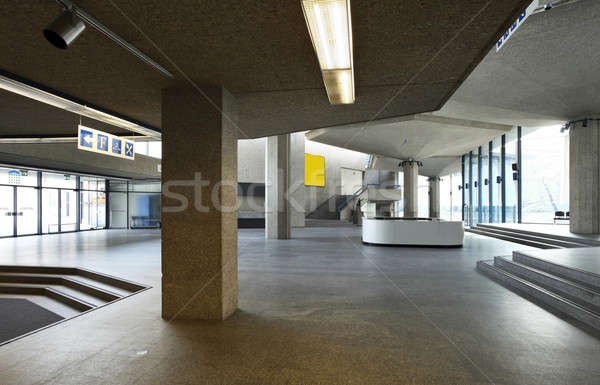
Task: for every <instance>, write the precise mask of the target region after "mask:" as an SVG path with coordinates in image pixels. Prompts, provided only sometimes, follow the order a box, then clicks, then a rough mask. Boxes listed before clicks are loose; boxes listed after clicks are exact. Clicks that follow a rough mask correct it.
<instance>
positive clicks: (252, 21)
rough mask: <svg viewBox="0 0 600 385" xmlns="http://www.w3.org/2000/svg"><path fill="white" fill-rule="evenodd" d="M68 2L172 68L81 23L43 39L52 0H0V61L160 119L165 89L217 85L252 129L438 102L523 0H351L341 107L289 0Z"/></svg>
mask: <svg viewBox="0 0 600 385" xmlns="http://www.w3.org/2000/svg"><path fill="white" fill-rule="evenodd" d="M77 4H78V5H79V6H80V7H82V8H83V9H85V10H86V11H87V12H88V13H90V14H91V15H93V16H94V17H96V18H97V19H99V20H100V21H101V22H103V23H104V24H106V25H107V26H108V27H109V28H110V29H112V30H113V31H114V32H116V33H118V34H120V35H121V36H123V37H124V38H125V39H127V40H128V41H130V42H132V43H133V44H134V45H136V46H137V47H138V48H139V49H140V50H141V51H143V52H144V53H146V54H148V55H149V56H150V57H152V58H153V59H155V60H157V61H158V62H159V63H160V64H161V65H163V66H165V67H166V68H167V69H168V70H169V71H171V72H172V73H174V74H175V76H176V78H175V79H168V78H166V77H164V76H163V75H161V74H160V73H158V72H156V71H155V70H153V69H152V68H150V67H149V66H147V65H145V64H143V63H141V62H140V61H139V60H138V59H137V58H136V57H134V56H132V55H130V54H129V53H128V52H126V51H125V50H123V49H122V48H120V47H119V46H117V45H116V44H115V43H113V42H112V41H109V40H107V39H106V38H105V37H104V36H103V35H101V34H100V33H99V32H97V31H95V30H93V29H91V28H88V29H87V30H86V31H85V32H84V33H83V35H82V36H81V37H80V38H79V39H78V40H77V41H76V42H75V43H74V44H73V45H72V47H70V48H69V49H68V50H66V51H63V50H58V49H56V48H54V47H51V46H50V45H49V44H48V43H47V42H46V41H45V40H44V38H43V36H42V30H43V28H44V27H45V26H46V25H47V24H49V23H50V22H51V21H52V20H53V19H54V18H55V17H56V16H57V15H58V14H59V12H60V8H59V6H58V5H57V4H56V2H54V1H50V0H47V1H37V0H25V1H19V2H3V3H2V4H0V12H1V15H2V16H0V17H2V18H3V20H2V22H1V23H0V51H1V52H2V53H3V54H2V56H1V57H0V69H1V70H3V71H7V72H9V73H12V74H15V75H17V76H20V77H23V78H25V79H28V80H29V81H32V82H35V83H38V84H40V85H42V86H45V87H48V88H50V89H54V90H57V91H59V92H61V93H64V94H66V95H70V96H72V97H74V98H78V99H80V100H83V101H85V102H86V103H89V104H92V105H95V106H98V107H101V108H103V109H106V110H109V111H114V112H116V113H119V114H121V115H125V116H128V117H130V118H132V119H135V120H137V121H140V122H143V123H146V124H149V125H152V126H155V127H158V128H160V126H161V102H160V100H161V99H160V95H161V90H162V89H163V88H165V87H169V86H172V85H178V84H181V83H185V82H186V80H185V79H192V80H193V81H194V82H195V83H196V84H198V85H223V86H224V87H226V88H228V89H229V90H230V91H231V92H232V93H233V94H234V95H235V96H236V98H237V99H238V102H239V104H240V106H239V108H240V128H241V131H242V133H241V136H242V137H261V136H265V135H272V134H275V133H284V132H293V131H301V130H306V129H311V128H318V127H327V126H331V125H339V124H347V123H352V122H359V121H366V120H370V119H372V118H373V117H377V118H379V119H382V118H389V117H394V116H402V115H408V114H414V113H419V112H425V111H433V110H437V109H439V108H440V107H441V106H442V105H443V104H444V102H445V101H446V100H447V99H448V98H449V97H450V96H451V95H452V93H453V92H454V91H455V90H456V89H457V87H458V86H459V85H460V84H461V82H462V81H463V79H465V78H466V77H467V76H468V75H469V73H470V72H471V71H472V69H473V68H474V67H475V66H476V65H477V64H478V63H479V61H480V60H481V59H482V58H483V56H484V55H485V54H486V53H487V52H488V50H489V48H490V47H491V46H492V45H493V44H494V42H495V40H496V39H497V38H498V36H499V35H500V34H501V33H502V32H503V31H504V30H505V29H506V28H507V27H508V25H509V24H510V23H511V22H512V21H513V20H514V19H515V18H516V16H517V15H518V14H519V13H520V12H521V11H522V10H523V9H524V8H525V7H526V6H527V5H528V1H527V0H503V1H489V0H456V1H450V2H440V1H439V0H419V1H417V0H413V1H401V2H399V1H397V0H382V1H377V2H372V1H353V2H352V17H353V29H354V31H353V33H354V39H355V45H354V47H355V48H354V57H355V73H356V94H357V103H356V104H355V105H351V106H330V105H329V103H328V101H327V97H326V94H325V90H324V88H323V84H322V80H321V74H320V71H319V68H318V64H317V61H316V57H315V54H314V52H313V49H312V45H311V42H310V39H309V37H308V34H307V30H306V26H305V23H304V19H303V16H302V11H301V8H300V5H299V2H298V1H281V0H279V1H276V0H267V1H252V2H251V1H238V0H222V1H214V2H198V1H192V0H182V1H177V2H168V1H148V0H144V1H142V0H111V1H108V2H98V1H92V0H79V1H77ZM5 96H6V95H4V94H0V104H2V103H3V102H4V100H3V97H5ZM386 103H387V104H386ZM0 119H2V117H0ZM28 119H29V122H28V124H27V125H25V124H23V132H21V134H24V135H26V134H31V133H33V131H26V129H27V127H35V128H36V129H40V128H43V127H46V128H47V131H48V134H52V133H55V132H58V131H56V127H54V126H53V125H52V124H47V121H46V120H44V118H43V114H37V113H32V114H30V115H29V116H28ZM3 126H10V124H9V122H7V123H6V124H4V125H3V124H2V122H1V121H0V128H2V127H3ZM64 130H65V128H60V131H61V132H63V131H64ZM0 134H1V133H0Z"/></svg>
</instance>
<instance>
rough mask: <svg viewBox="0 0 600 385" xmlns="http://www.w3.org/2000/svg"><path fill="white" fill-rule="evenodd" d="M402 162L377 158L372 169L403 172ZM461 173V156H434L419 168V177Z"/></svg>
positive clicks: (382, 157) (381, 157)
mask: <svg viewBox="0 0 600 385" xmlns="http://www.w3.org/2000/svg"><path fill="white" fill-rule="evenodd" d="M400 162H401V160H399V159H395V158H389V157H384V156H377V157H375V160H374V162H373V163H372V166H371V168H374V169H377V170H388V171H402V167H400ZM458 171H460V157H459V156H434V157H431V158H427V159H425V160H424V161H423V166H422V167H419V175H423V176H429V177H433V176H440V175H448V174H450V173H453V172H458Z"/></svg>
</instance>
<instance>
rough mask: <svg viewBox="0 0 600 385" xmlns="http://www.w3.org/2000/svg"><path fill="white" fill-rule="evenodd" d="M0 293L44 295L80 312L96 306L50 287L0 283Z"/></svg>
mask: <svg viewBox="0 0 600 385" xmlns="http://www.w3.org/2000/svg"><path fill="white" fill-rule="evenodd" d="M0 293H2V294H23V295H44V296H46V297H50V298H52V299H55V300H57V301H59V302H62V303H63V304H65V305H67V306H69V307H71V308H74V309H76V310H78V311H80V312H84V311H88V310H92V309H94V308H96V307H97V306H96V305H94V304H92V303H89V302H87V301H84V300H81V299H79V298H76V297H74V296H72V295H69V294H67V293H65V292H63V291H60V290H57V289H55V288H51V287H44V286H39V285H27V284H18V283H0Z"/></svg>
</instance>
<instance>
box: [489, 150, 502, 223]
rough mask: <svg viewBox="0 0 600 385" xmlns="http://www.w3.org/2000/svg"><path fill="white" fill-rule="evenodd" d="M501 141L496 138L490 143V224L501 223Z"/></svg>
mask: <svg viewBox="0 0 600 385" xmlns="http://www.w3.org/2000/svg"><path fill="white" fill-rule="evenodd" d="M501 156H502V139H501V138H496V139H494V140H493V141H492V153H491V155H490V162H492V174H491V175H490V189H491V190H492V201H491V206H492V210H491V217H490V223H501V222H502V168H501V167H502V164H501Z"/></svg>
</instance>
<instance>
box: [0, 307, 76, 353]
mask: <svg viewBox="0 0 600 385" xmlns="http://www.w3.org/2000/svg"><path fill="white" fill-rule="evenodd" d="M62 319H64V318H63V317H61V316H59V315H58V314H55V313H52V312H51V311H49V310H46V309H44V308H43V307H41V306H38V305H36V304H34V303H33V302H31V301H28V300H26V299H22V298H0V344H2V343H4V342H6V341H9V340H12V339H13V338H16V337H19V336H21V335H23V334H27V333H29V332H32V331H34V330H37V329H39V328H42V327H44V326H48V325H50V324H53V323H55V322H57V321H60V320H62Z"/></svg>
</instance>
